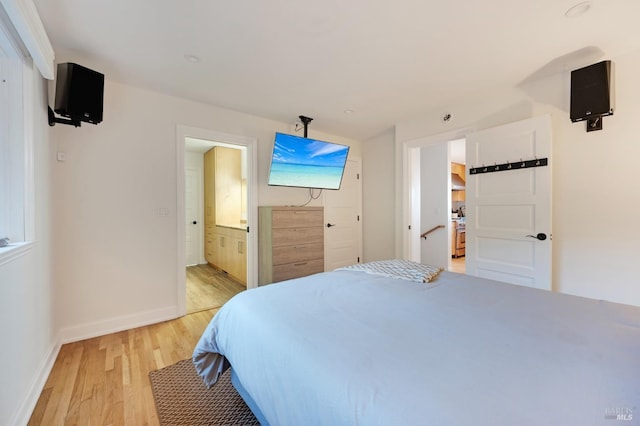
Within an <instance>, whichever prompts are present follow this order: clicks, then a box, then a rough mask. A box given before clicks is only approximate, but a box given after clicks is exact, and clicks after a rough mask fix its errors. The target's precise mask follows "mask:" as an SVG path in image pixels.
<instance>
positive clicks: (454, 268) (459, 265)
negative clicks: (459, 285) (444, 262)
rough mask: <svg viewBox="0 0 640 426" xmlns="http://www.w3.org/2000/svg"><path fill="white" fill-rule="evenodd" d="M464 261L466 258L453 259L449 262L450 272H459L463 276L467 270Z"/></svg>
mask: <svg viewBox="0 0 640 426" xmlns="http://www.w3.org/2000/svg"><path fill="white" fill-rule="evenodd" d="M464 259H465V258H464V256H462V257H457V258H451V260H450V261H449V270H450V271H451V272H459V273H461V274H464V272H465V270H466V268H465V262H464Z"/></svg>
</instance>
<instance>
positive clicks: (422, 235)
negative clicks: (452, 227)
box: [420, 225, 445, 240]
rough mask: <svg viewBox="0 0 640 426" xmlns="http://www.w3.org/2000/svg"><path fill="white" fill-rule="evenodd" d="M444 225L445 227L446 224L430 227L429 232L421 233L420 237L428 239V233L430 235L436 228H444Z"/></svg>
mask: <svg viewBox="0 0 640 426" xmlns="http://www.w3.org/2000/svg"><path fill="white" fill-rule="evenodd" d="M444 227H445V226H444V225H438V226H434V227H433V228H431V229H429V230H428V231H427V232H423V233H422V234H420V238H424V239H425V240H426V239H427V235H429V234H430V233H432V232H433V231H435V230H436V229H440V228H444Z"/></svg>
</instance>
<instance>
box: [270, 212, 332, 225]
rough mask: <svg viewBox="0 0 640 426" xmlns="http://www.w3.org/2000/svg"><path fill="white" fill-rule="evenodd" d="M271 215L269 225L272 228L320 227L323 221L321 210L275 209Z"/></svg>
mask: <svg viewBox="0 0 640 426" xmlns="http://www.w3.org/2000/svg"><path fill="white" fill-rule="evenodd" d="M272 215H273V216H272V218H271V221H272V222H271V227H272V228H273V229H276V228H304V227H308V226H320V227H321V226H322V225H323V222H324V212H323V211H322V210H277V211H273V213H272Z"/></svg>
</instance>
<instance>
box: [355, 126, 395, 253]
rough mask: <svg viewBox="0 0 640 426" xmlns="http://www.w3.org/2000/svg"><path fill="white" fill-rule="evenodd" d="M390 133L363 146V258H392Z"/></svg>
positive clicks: (393, 164)
mask: <svg viewBox="0 0 640 426" xmlns="http://www.w3.org/2000/svg"><path fill="white" fill-rule="evenodd" d="M394 136H395V132H394V130H393V129H389V130H388V131H386V132H384V133H382V134H380V135H378V136H376V137H374V138H371V139H368V140H367V141H365V142H364V143H363V144H362V155H363V164H362V206H363V224H362V229H363V247H364V250H363V256H364V261H365V262H371V261H374V260H384V259H393V258H394V257H395V243H394V241H395V235H396V229H395V225H394V224H395V197H394V195H393V193H394V191H395V169H396V166H395V148H394V145H393V142H394Z"/></svg>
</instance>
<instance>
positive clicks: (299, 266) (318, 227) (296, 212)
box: [258, 206, 324, 285]
mask: <svg viewBox="0 0 640 426" xmlns="http://www.w3.org/2000/svg"><path fill="white" fill-rule="evenodd" d="M258 223H259V234H258V239H259V254H258V262H259V269H258V284H259V285H263V284H270V283H273V282H278V281H284V280H289V279H292V278H298V277H304V276H306V275H311V274H315V273H318V272H323V271H324V209H323V208H322V207H274V206H264V207H259V209H258Z"/></svg>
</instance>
